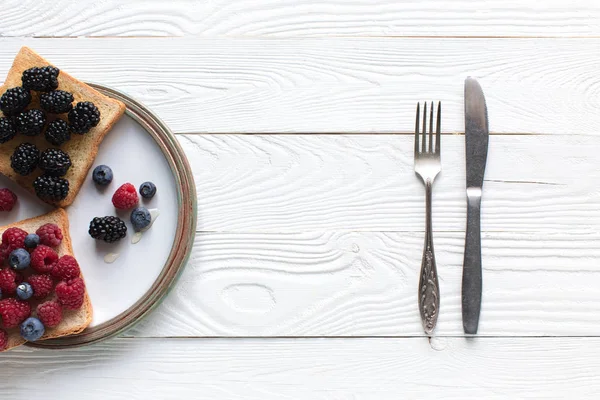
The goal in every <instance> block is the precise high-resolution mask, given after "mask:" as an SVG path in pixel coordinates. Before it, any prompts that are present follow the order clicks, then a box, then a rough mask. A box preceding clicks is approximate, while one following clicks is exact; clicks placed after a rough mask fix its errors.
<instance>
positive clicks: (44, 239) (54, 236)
mask: <svg viewBox="0 0 600 400" xmlns="http://www.w3.org/2000/svg"><path fill="white" fill-rule="evenodd" d="M35 233H37V235H38V236H39V237H40V243H41V244H44V245H46V246H50V247H57V246H58V245H59V244H60V242H62V239H63V234H62V231H61V230H60V228H59V227H58V225H56V224H44V225H42V226H40V227H39V228H38V230H37V231H35Z"/></svg>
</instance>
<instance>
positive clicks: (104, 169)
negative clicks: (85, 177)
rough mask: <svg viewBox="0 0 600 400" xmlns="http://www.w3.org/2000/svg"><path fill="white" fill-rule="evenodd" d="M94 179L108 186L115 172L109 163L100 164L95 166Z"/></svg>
mask: <svg viewBox="0 0 600 400" xmlns="http://www.w3.org/2000/svg"><path fill="white" fill-rule="evenodd" d="M92 179H94V182H96V183H97V184H98V185H102V186H106V185H108V184H109V183H111V182H112V180H113V172H112V169H110V167H109V166H107V165H98V166H97V167H96V168H94V172H93V173H92Z"/></svg>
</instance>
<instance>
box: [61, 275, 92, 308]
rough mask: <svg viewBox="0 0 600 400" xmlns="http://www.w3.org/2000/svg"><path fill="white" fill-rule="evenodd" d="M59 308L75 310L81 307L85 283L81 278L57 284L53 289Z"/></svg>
mask: <svg viewBox="0 0 600 400" xmlns="http://www.w3.org/2000/svg"><path fill="white" fill-rule="evenodd" d="M54 290H55V291H56V296H57V297H58V302H59V303H60V305H61V306H63V307H64V308H67V309H71V310H77V309H78V308H80V307H81V306H82V305H83V299H84V297H85V283H84V282H83V279H81V278H75V279H71V280H68V281H62V282H59V283H58V285H56V288H55V289H54Z"/></svg>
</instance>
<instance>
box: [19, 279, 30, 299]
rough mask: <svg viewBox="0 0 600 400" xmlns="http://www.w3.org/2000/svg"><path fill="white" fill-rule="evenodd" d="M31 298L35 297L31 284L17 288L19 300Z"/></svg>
mask: <svg viewBox="0 0 600 400" xmlns="http://www.w3.org/2000/svg"><path fill="white" fill-rule="evenodd" d="M31 296H33V289H32V288H31V285H30V284H29V283H27V282H23V283H20V284H19V286H17V297H18V298H20V299H21V300H27V299H28V298H30V297H31Z"/></svg>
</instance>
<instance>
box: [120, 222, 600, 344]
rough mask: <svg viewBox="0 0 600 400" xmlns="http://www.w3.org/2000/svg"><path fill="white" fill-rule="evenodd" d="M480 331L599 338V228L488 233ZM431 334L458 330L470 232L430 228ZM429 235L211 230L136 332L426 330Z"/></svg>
mask: <svg viewBox="0 0 600 400" xmlns="http://www.w3.org/2000/svg"><path fill="white" fill-rule="evenodd" d="M482 240H483V242H482V245H483V267H484V274H483V276H484V282H483V285H484V296H483V306H482V314H481V320H480V325H479V335H480V336H486V335H492V336H529V335H534V336H535V335H567V336H573V335H574V336H577V335H597V333H598V332H599V331H600V291H598V287H600V270H599V269H598V265H597V264H598V263H597V260H598V257H600V249H599V248H598V246H597V245H596V244H597V243H598V241H599V240H600V234H598V233H595V234H586V233H582V234H569V233H556V234H539V233H535V234H529V233H515V232H505V233H499V232H498V233H486V234H484V235H483V239H482ZM434 242H435V249H436V260H437V264H438V274H439V278H440V292H441V308H440V317H439V321H438V325H437V328H436V331H435V335H440V336H444V335H462V322H461V306H460V304H461V302H460V290H461V276H462V261H463V247H464V234H463V233H459V232H451V233H444V232H434ZM422 251H423V234H422V233H417V232H407V233H369V232H343V233H342V232H327V233H298V234H282V233H272V234H266V233H265V234H258V233H247V234H242V233H240V234H235V233H207V234H199V235H198V236H197V238H196V243H195V246H194V250H193V254H192V258H191V261H190V262H189V263H188V266H187V267H186V270H185V271H184V273H183V275H182V277H181V279H180V281H179V282H178V284H177V286H176V287H175V288H174V289H173V291H172V292H171V294H170V295H169V297H168V298H167V299H166V300H165V301H164V303H163V304H161V305H160V306H159V307H158V308H157V309H156V311H154V313H153V314H152V315H150V316H148V317H147V318H146V319H144V320H143V321H142V322H141V323H140V324H139V325H138V326H137V327H136V328H134V330H133V331H130V332H128V333H127V335H128V336H141V337H148V336H150V337H155V336H413V335H423V331H422V328H421V322H420V318H419V315H418V310H417V282H418V280H419V276H418V273H419V269H420V263H421V255H422Z"/></svg>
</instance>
